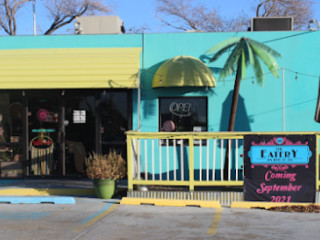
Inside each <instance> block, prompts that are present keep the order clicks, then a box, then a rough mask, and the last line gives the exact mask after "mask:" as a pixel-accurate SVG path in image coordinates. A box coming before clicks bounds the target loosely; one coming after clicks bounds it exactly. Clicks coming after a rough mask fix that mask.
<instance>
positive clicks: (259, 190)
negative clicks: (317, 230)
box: [244, 135, 316, 202]
mask: <svg viewBox="0 0 320 240" xmlns="http://www.w3.org/2000/svg"><path fill="white" fill-rule="evenodd" d="M315 146H316V136H315V135H279V136H274V135H273V136H271V135H247V136H245V137H244V170H245V173H244V198H245V200H246V201H267V202H314V201H315V191H316V177H315V175H316V174H315V155H316V151H315V148H316V147H315Z"/></svg>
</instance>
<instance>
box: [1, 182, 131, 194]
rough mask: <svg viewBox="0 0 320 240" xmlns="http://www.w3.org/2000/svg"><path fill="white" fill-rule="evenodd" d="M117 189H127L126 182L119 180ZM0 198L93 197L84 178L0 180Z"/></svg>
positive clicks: (90, 188)
mask: <svg viewBox="0 0 320 240" xmlns="http://www.w3.org/2000/svg"><path fill="white" fill-rule="evenodd" d="M118 188H119V189H125V190H126V189H127V180H120V181H119V183H118ZM0 195H1V196H39V195H40V196H47V195H62V196H87V197H95V192H94V189H93V184H92V181H91V180H90V179H85V178H79V179H75V178H70V179H68V178H56V179H46V178H43V179H12V180H11V179H1V180H0Z"/></svg>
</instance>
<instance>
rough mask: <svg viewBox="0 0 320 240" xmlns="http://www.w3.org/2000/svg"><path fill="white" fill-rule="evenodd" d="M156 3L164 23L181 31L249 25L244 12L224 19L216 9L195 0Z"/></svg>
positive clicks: (218, 30) (237, 27)
mask: <svg viewBox="0 0 320 240" xmlns="http://www.w3.org/2000/svg"><path fill="white" fill-rule="evenodd" d="M157 4H158V6H157V12H158V13H159V14H158V18H159V19H160V20H161V21H162V22H163V23H164V24H165V25H167V26H170V27H172V28H175V29H178V30H182V31H188V30H196V31H197V30H198V31H204V32H225V31H243V30H247V27H248V26H249V21H248V17H246V14H244V13H241V14H240V15H239V17H236V18H233V19H228V20H226V19H224V18H223V17H222V16H220V14H219V12H218V10H217V9H215V8H212V9H208V8H207V7H206V6H204V5H202V4H199V2H197V1H195V0H175V1H172V0H157ZM160 14H161V15H162V16H160ZM165 18H166V19H165Z"/></svg>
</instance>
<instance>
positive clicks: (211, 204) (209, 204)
mask: <svg viewBox="0 0 320 240" xmlns="http://www.w3.org/2000/svg"><path fill="white" fill-rule="evenodd" d="M120 204H126V205H155V206H171V207H203V208H221V205H220V203H219V202H218V201H199V200H173V199H148V198H128V197H123V198H122V200H121V201H120Z"/></svg>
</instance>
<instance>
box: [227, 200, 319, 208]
mask: <svg viewBox="0 0 320 240" xmlns="http://www.w3.org/2000/svg"><path fill="white" fill-rule="evenodd" d="M310 204H313V203H300V202H295V203H294V202H249V201H239V202H232V203H231V205H230V208H265V209H268V208H272V207H281V206H292V205H301V206H307V205H310ZM316 205H318V206H320V204H316Z"/></svg>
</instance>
